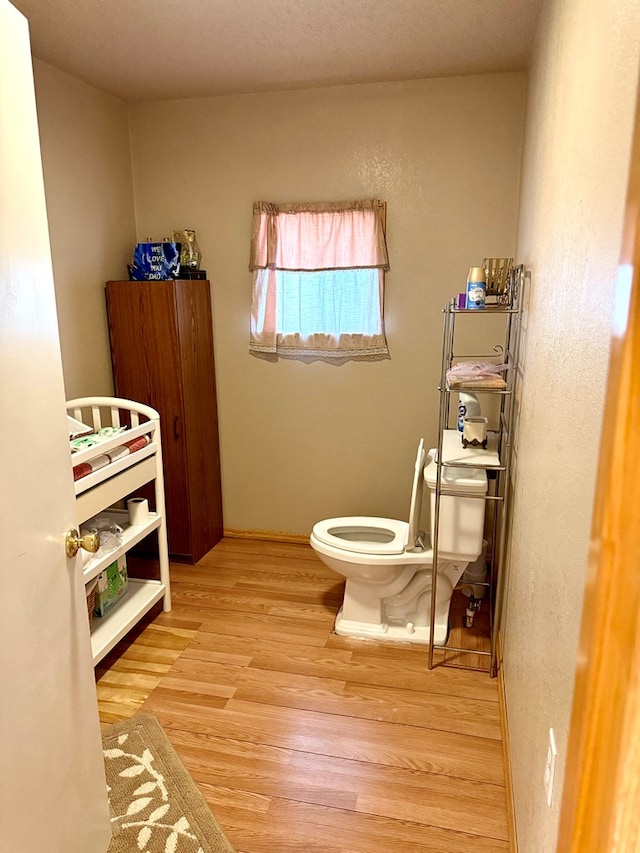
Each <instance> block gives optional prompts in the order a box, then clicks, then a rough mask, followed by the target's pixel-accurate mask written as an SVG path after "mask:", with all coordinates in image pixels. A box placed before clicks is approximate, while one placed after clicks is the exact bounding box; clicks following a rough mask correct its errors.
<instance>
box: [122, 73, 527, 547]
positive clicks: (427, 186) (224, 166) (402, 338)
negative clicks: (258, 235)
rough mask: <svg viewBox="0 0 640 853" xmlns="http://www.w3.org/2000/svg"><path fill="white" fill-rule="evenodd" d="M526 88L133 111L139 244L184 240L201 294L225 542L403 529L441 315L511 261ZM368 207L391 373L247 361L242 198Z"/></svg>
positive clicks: (285, 96) (246, 222) (430, 85)
mask: <svg viewBox="0 0 640 853" xmlns="http://www.w3.org/2000/svg"><path fill="white" fill-rule="evenodd" d="M524 90H525V81H524V77H523V76H522V75H508V74H507V75H489V76H480V77H467V78H451V79H440V80H424V81H414V82H410V83H394V84H381V85H365V86H348V87H337V88H330V89H319V90H313V91H303V92H300V91H297V92H282V93H274V94H266V95H251V96H233V97H220V98H215V99H204V100H197V101H195V100H194V101H179V102H173V103H157V104H147V105H136V106H133V107H131V111H130V120H131V140H132V153H133V173H134V185H135V195H136V210H137V227H138V238H139V239H141V238H143V237H147V236H153V237H162V236H164V235H166V234H167V233H169V232H170V231H171V229H172V228H178V227H180V228H184V227H186V228H194V229H195V230H196V231H197V234H198V237H199V241H200V244H201V247H202V250H203V266H204V267H205V268H206V269H207V271H208V274H209V277H210V279H211V282H212V292H213V310H214V334H215V347H216V361H217V381H218V394H219V396H218V403H219V413H220V431H221V450H222V476H223V499H224V520H225V526H226V527H227V528H229V527H230V528H240V529H245V530H271V531H287V532H293V533H298V534H308V533H309V531H310V529H311V527H312V525H313V523H314V522H315V521H317V520H318V519H321V518H326V517H330V516H335V515H342V514H373V515H387V516H394V517H397V518H406V515H407V512H408V503H409V492H410V483H411V476H412V468H413V461H414V459H415V449H416V445H417V442H418V439H419V438H420V437H421V436H424V437H425V440H426V441H427V442H434V443H435V438H436V427H437V405H438V396H437V392H436V386H437V382H438V376H439V359H440V344H441V313H440V311H441V308H442V306H443V304H444V303H445V301H446V300H447V299H448V298H450V297H451V296H453V295H454V294H455V293H457V292H458V290H463V289H464V282H465V280H466V275H467V271H468V269H469V267H470V266H471V265H473V264H477V263H480V262H481V261H482V258H483V257H484V256H485V255H487V256H493V255H495V256H502V255H509V254H512V253H513V250H514V247H515V234H516V210H517V202H518V180H519V169H520V156H521V142H522V133H523V110H524ZM370 196H377V197H379V198H381V199H384V200H385V201H387V203H388V243H389V253H390V259H391V272H390V273H389V275H388V279H387V291H386V305H385V311H386V322H387V331H388V342H389V348H390V352H391V359H390V360H388V361H383V362H376V363H354V362H351V363H347V364H345V365H342V366H340V367H335V366H329V365H327V364H324V363H314V364H303V363H300V362H296V361H286V360H281V361H280V362H278V363H269V362H267V361H264V360H260V359H257V358H255V357H252V356H250V355H249V352H248V334H249V307H250V276H249V273H248V271H247V265H248V250H249V234H250V224H251V206H252V202H253V201H254V200H258V199H266V200H274V201H286V200H290V201H296V200H307V201H316V200H317V201H320V200H337V199H345V198H361V197H370Z"/></svg>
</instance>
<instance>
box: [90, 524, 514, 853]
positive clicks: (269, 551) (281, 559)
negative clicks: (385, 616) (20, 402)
mask: <svg viewBox="0 0 640 853" xmlns="http://www.w3.org/2000/svg"><path fill="white" fill-rule="evenodd" d="M171 577H172V597H173V610H172V611H171V612H170V613H167V614H165V613H158V614H155V615H153V618H152V619H149V620H147V622H146V624H145V625H143V626H141V628H140V630H139V631H138V632H137V633H136V634H135V635H133V636H132V637H130V638H129V639H128V642H127V643H126V644H121V645H120V646H119V647H118V648H116V649H115V650H114V652H113V653H112V654H111V655H110V656H109V658H107V659H105V661H104V662H103V664H102V665H101V666H100V668H99V669H98V670H96V676H97V685H98V693H99V704H100V714H101V720H102V721H103V723H109V722H112V721H114V720H116V719H121V718H123V717H127V716H130V715H132V714H133V713H135V712H136V711H137V710H139V709H142V710H144V711H148V712H149V713H152V714H154V715H155V716H156V717H157V719H158V720H159V721H160V723H161V724H162V726H163V727H164V729H165V730H166V732H167V734H168V736H169V738H170V740H171V742H172V743H173V745H174V747H175V749H176V751H177V752H178V754H179V755H180V756H181V758H182V760H183V762H184V764H185V766H186V767H187V768H188V770H189V772H190V773H191V775H192V777H193V778H194V780H195V781H196V783H197V784H198V786H199V788H200V790H201V791H202V793H203V794H204V796H205V798H206V799H207V801H208V803H209V804H210V806H211V809H212V811H213V813H214V814H215V816H216V818H217V819H218V821H219V822H220V824H221V825H222V827H223V828H224V830H225V832H226V833H227V835H228V837H229V840H230V841H231V843H232V844H233V845H234V846H235V848H236V850H237V851H238V853H303V851H304V853H467V851H472V850H473V851H474V853H506V851H509V842H508V826H507V807H506V796H505V777H504V764H503V754H502V742H501V730H500V715H499V704H498V687H497V683H496V680H495V679H491V678H489V676H488V675H487V674H485V673H481V672H471V671H468V670H463V669H453V668H449V667H435V668H434V669H433V670H429V669H428V668H427V650H426V648H425V647H424V646H416V645H411V644H407V643H381V642H377V641H373V640H354V639H350V638H345V637H339V636H337V635H336V634H334V633H332V629H333V624H334V619H335V615H336V612H337V610H338V607H339V606H340V603H341V601H342V594H343V584H342V581H341V579H340V577H338V576H337V575H335V574H334V573H333V572H331V571H330V570H329V569H327V568H326V567H325V566H324V565H323V564H322V563H321V562H320V561H319V560H318V559H317V557H316V556H315V554H314V553H313V551H312V550H311V549H310V548H309V547H308V546H306V545H295V544H288V543H269V542H259V541H254V540H243V539H225V540H223V541H222V542H221V543H219V544H218V545H217V546H216V547H215V548H214V549H213V550H212V551H211V552H210V553H209V554H207V555H206V556H205V557H204V558H203V559H202V560H201V561H200V562H199V563H198V565H197V566H185V565H180V564H177V563H173V564H172V566H171ZM460 608H462V612H464V599H462V600H461V601H460V602H458V603H457V605H456V610H457V611H459V610H460ZM459 618H460V614H459V612H458V613H457V614H456V615H455V616H452V620H454V619H455V621H456V624H457V623H458V622H459ZM456 630H457V629H456ZM452 633H453V632H452ZM478 636H480V640H478ZM482 642H484V643H485V645H486V639H485V640H482V631H480V633H479V635H478V632H476V634H474V635H473V637H472V641H471V643H470V644H467V643H466V642H464V640H463V641H460V640H459V639H458V638H456V645H465V647H470V648H473V649H477V648H479V647H480V645H479V643H482Z"/></svg>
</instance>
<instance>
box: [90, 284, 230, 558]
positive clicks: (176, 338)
mask: <svg viewBox="0 0 640 853" xmlns="http://www.w3.org/2000/svg"><path fill="white" fill-rule="evenodd" d="M106 297H107V312H108V317H109V335H110V339H111V359H112V363H113V377H114V383H115V393H116V395H117V396H119V397H126V398H127V399H130V400H136V401H137V402H140V403H147V404H148V405H150V406H152V407H153V408H154V409H157V410H158V412H159V413H160V428H161V432H162V452H163V459H164V480H165V493H166V512H167V534H168V540H169V553H170V554H171V556H172V557H174V558H177V559H180V560H185V561H188V562H192V563H196V562H198V560H200V559H201V557H203V556H204V555H205V554H206V553H207V551H209V550H210V549H211V548H212V547H213V546H214V545H215V544H216V542H218V541H219V540H220V539H221V538H222V490H221V481H220V449H219V442H218V409H217V402H216V380H215V363H214V351H213V327H212V319H211V294H210V288H209V282H208V281H203V280H197V279H191V280H186V279H185V280H178V281H173V280H172V281H108V282H107V285H106Z"/></svg>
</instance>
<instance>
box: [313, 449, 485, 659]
mask: <svg viewBox="0 0 640 853" xmlns="http://www.w3.org/2000/svg"><path fill="white" fill-rule="evenodd" d="M437 467H438V466H437V465H436V451H435V450H430V451H429V453H427V452H426V451H425V449H424V440H422V439H421V440H420V444H419V445H418V452H417V455H416V461H415V466H414V472H413V484H412V489H411V504H410V511H409V520H408V522H407V521H397V520H395V519H392V518H375V517H368V516H347V517H344V518H329V519H325V520H324V521H319V522H318V523H317V524H315V525H314V527H313V530H312V532H311V538H310V544H311V547H312V548H313V550H314V551H315V552H316V553H317V555H318V556H319V557H320V559H321V560H322V562H323V563H325V565H327V566H329V568H330V569H333V571H334V572H337V573H338V574H339V575H342V576H343V577H345V578H346V584H345V591H344V600H343V603H342V607H341V608H340V610H339V611H338V615H337V617H336V623H335V631H336V633H337V634H342V635H345V636H350V637H370V638H375V639H379V640H404V641H405V642H410V643H428V642H429V636H430V620H431V583H432V571H431V569H432V566H433V550H432V548H431V541H432V538H433V516H434V507H435V492H436V478H437ZM425 482H426V484H427V487H428V488H429V491H430V494H431V536H430V537H429V536H426V535H425V533H423V532H421V531H420V530H419V525H420V513H421V510H422V493H423V489H424V483H425ZM441 489H442V490H443V491H446V493H447V494H446V495H443V494H441V496H440V524H439V536H438V539H439V541H438V569H437V571H438V577H437V586H436V616H435V629H434V643H435V644H436V645H439V646H442V645H444V644H445V643H446V641H447V636H448V632H449V608H450V605H451V596H452V595H453V591H454V589H455V587H456V584H457V583H458V581H459V580H460V578H461V576H462V574H463V572H464V571H465V569H466V568H467V566H468V565H469V564H470V563H472V562H473V561H474V560H476V559H477V557H478V556H479V555H480V554H481V552H482V547H483V541H482V536H483V531H484V510H485V501H484V500H479V499H478V498H479V497H481V496H482V495H486V493H487V475H486V471H484V470H482V469H477V468H443V469H442V472H441Z"/></svg>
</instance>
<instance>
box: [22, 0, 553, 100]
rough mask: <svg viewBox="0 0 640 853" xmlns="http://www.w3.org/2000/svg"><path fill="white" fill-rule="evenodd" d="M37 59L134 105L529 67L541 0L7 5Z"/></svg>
mask: <svg viewBox="0 0 640 853" xmlns="http://www.w3.org/2000/svg"><path fill="white" fill-rule="evenodd" d="M11 2H13V4H14V5H15V6H17V7H18V9H20V11H22V12H23V13H24V14H25V15H26V17H27V18H28V19H29V22H30V32H31V44H32V51H33V54H34V56H35V57H37V58H38V59H41V60H43V61H44V62H47V63H49V64H51V65H53V66H55V67H56V68H58V69H60V70H62V71H66V72H68V73H69V74H72V75H74V76H75V77H78V78H80V79H81V80H84V81H85V82H87V83H90V84H91V85H92V86H95V87H96V88H98V89H101V90H102V91H105V92H108V93H110V94H112V95H115V96H116V97H117V98H120V99H121V100H123V101H129V102H139V101H149V100H167V99H174V98H190V97H193V98H199V97H205V96H211V95H226V94H240V93H250V92H267V91H276V90H282V89H307V88H315V87H319V86H335V85H342V84H349V83H373V82H382V81H396V80H411V79H418V78H424V77H443V76H451V75H464V74H482V73H491V72H499V71H516V70H521V69H524V68H526V66H527V62H528V58H529V55H530V51H531V46H532V43H533V38H534V35H535V29H536V25H537V20H538V16H539V12H540V8H541V6H542V2H543V0H11Z"/></svg>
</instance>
